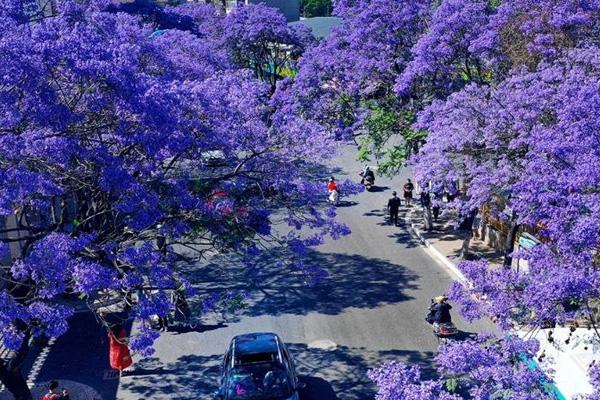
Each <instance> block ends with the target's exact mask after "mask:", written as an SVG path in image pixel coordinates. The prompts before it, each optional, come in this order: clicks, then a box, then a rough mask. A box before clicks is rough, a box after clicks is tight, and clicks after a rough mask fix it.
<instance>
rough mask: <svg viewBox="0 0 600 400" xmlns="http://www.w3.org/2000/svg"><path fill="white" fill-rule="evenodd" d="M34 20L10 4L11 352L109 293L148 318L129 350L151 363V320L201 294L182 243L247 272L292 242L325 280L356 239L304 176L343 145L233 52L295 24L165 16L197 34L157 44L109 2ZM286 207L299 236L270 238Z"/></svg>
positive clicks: (2, 124)
mask: <svg viewBox="0 0 600 400" xmlns="http://www.w3.org/2000/svg"><path fill="white" fill-rule="evenodd" d="M21 7H22V2H20V1H5V2H2V5H1V6H0V54H3V62H2V63H1V64H0V181H1V182H2V185H1V186H0V215H2V216H10V215H16V216H17V228H18V229H19V230H20V231H21V233H22V234H23V235H24V236H25V239H24V240H23V243H24V247H23V257H22V258H20V259H18V260H14V262H13V264H12V266H11V269H10V274H7V275H6V276H5V277H4V278H6V279H7V282H8V283H7V284H8V289H3V290H2V292H0V302H1V303H2V304H3V306H2V307H1V308H0V331H1V333H2V336H3V338H4V344H5V345H6V346H8V347H10V348H12V349H19V348H21V347H22V345H24V344H26V340H25V339H27V338H28V337H29V336H31V335H41V334H46V335H48V336H52V337H56V336H58V335H60V334H62V333H64V332H65V331H66V329H67V328H68V324H67V318H68V317H69V316H70V315H71V314H72V312H73V309H72V306H71V305H65V304H69V303H68V302H67V303H65V301H64V300H62V299H61V297H62V296H63V295H64V294H65V293H75V294H78V295H80V297H81V298H82V299H84V300H86V301H87V303H88V304H89V305H90V306H92V308H93V309H94V310H98V307H99V306H101V305H102V301H101V300H102V298H103V297H102V296H101V295H100V293H105V294H106V293H111V294H112V296H117V297H118V300H119V301H122V302H128V303H129V306H130V307H131V308H132V311H131V315H132V316H137V317H138V318H139V319H140V320H142V322H144V326H145V327H144V329H142V331H141V336H140V337H139V338H138V339H135V340H133V341H132V346H133V347H134V349H135V350H136V351H141V352H142V353H144V354H149V353H151V348H150V347H149V346H150V345H151V343H152V342H153V340H154V339H155V338H156V334H155V333H154V332H153V331H152V330H150V329H147V325H148V321H149V319H150V318H151V317H152V316H153V315H159V316H165V315H166V314H167V313H169V312H170V311H171V310H172V309H173V307H174V304H172V301H171V300H170V298H169V296H168V295H167V293H166V292H167V291H170V290H173V289H176V288H185V290H186V291H187V292H188V293H190V294H191V293H193V292H194V290H193V282H187V281H186V280H185V278H184V277H183V276H182V275H181V274H180V273H179V272H178V269H177V267H176V266H177V263H176V262H175V261H176V260H175V258H174V249H173V248H172V247H171V246H170V245H169V244H171V243H177V244H179V245H182V246H187V248H189V249H191V250H193V251H198V252H199V254H204V253H203V252H204V251H205V250H206V249H207V248H210V249H212V250H216V251H221V252H227V251H232V252H237V253H239V254H240V255H241V256H242V258H243V260H244V261H245V262H246V263H247V265H248V266H249V268H250V267H252V268H256V265H257V264H256V260H257V259H258V258H259V256H260V253H261V252H260V251H258V249H259V248H264V247H266V246H262V245H261V244H260V243H263V244H264V243H278V244H281V245H283V246H284V247H286V245H287V244H288V243H289V244H291V246H289V247H288V255H289V257H288V258H287V259H284V261H286V260H287V262H286V263H285V265H287V266H289V267H290V268H293V269H294V270H295V271H296V272H298V273H300V274H305V275H306V280H307V281H309V282H313V281H314V280H315V279H316V280H318V279H320V278H319V277H322V276H324V275H325V273H324V271H321V270H320V269H318V268H315V266H311V265H305V264H304V262H303V260H302V257H301V254H302V252H303V251H305V248H306V246H311V245H316V244H319V243H320V242H321V240H322V238H323V237H324V236H326V235H331V236H333V237H339V236H340V235H345V234H348V231H347V228H346V227H345V226H342V225H340V224H338V223H336V222H335V213H331V212H327V213H321V212H320V211H318V210H317V205H318V203H319V202H321V200H322V193H323V188H322V184H321V183H315V182H309V181H306V180H305V179H304V178H303V174H302V170H303V168H305V167H306V165H307V164H311V163H313V162H317V161H319V162H320V161H322V160H323V159H324V158H325V157H327V156H329V155H330V151H329V148H330V146H331V145H330V143H331V139H332V138H331V137H330V136H328V135H326V134H325V133H324V131H323V130H321V129H320V128H319V126H318V125H316V124H314V123H313V122H310V121H307V120H305V119H304V118H302V117H301V116H288V117H285V118H284V117H283V114H281V113H279V114H277V113H278V110H277V107H279V106H283V105H284V104H285V102H280V101H279V100H277V99H275V98H274V99H273V100H272V99H271V94H270V87H269V85H268V84H266V83H264V82H262V81H260V80H258V79H256V77H255V76H253V74H252V72H251V71H249V70H248V69H245V68H240V67H239V66H237V65H236V62H235V61H236V60H234V59H232V53H231V47H230V46H231V41H233V40H236V39H237V40H239V41H238V42H236V43H238V44H239V43H241V46H243V44H244V43H250V42H252V41H254V40H256V37H255V36H254V35H256V34H259V35H262V36H261V38H262V39H263V40H272V41H279V40H284V39H285V40H291V39H290V38H298V37H299V36H293V34H292V33H290V31H288V30H287V29H288V28H287V24H286V23H285V20H283V19H281V18H279V19H274V20H273V19H271V18H266V17H265V16H267V17H268V16H269V15H270V14H269V12H272V11H270V10H268V9H267V10H265V8H264V7H248V8H243V9H240V11H238V14H243V15H244V18H240V16H239V15H238V14H234V15H231V16H229V17H227V18H225V17H223V16H220V15H219V14H218V13H217V12H216V11H215V10H214V8H212V7H209V6H205V5H186V6H183V7H168V8H166V9H165V10H164V12H165V13H167V14H168V16H169V18H170V21H178V18H179V19H181V20H183V19H185V21H186V25H185V26H186V29H177V28H171V29H166V30H163V31H161V34H153V32H154V30H155V29H156V28H157V26H155V25H153V22H152V21H149V20H147V19H145V18H147V16H135V15H131V14H128V13H126V12H123V11H122V10H118V9H115V8H114V5H112V4H111V2H110V1H103V2H98V1H83V2H82V1H70V0H64V1H58V2H57V8H56V10H55V11H56V13H55V15H52V16H47V15H46V16H43V15H36V14H27V13H26V12H25V11H24V10H23V9H22V8H21ZM30 21H31V22H30ZM190 21H192V22H190ZM190 23H191V26H190ZM182 26H183V25H182ZM234 28H235V29H234ZM223 32H227V36H226V37H225V40H224V38H223V35H222V34H223ZM281 35H288V36H286V37H285V38H283V39H282V38H281V37H280V36H281ZM300 36H301V35H300ZM298 40H301V38H300V39H298ZM244 49H245V48H244ZM250 56H252V54H250ZM277 96H278V98H279V99H285V97H286V93H285V91H284V90H281V91H279V92H278V95H277ZM215 157H216V158H217V163H218V164H219V165H216V166H215V165H213V161H214V159H215ZM352 190H354V188H350V189H349V192H351V191H352ZM282 207H283V208H286V207H289V218H288V219H287V221H286V222H287V223H288V225H289V228H290V230H291V233H289V234H288V233H287V232H283V234H281V232H279V233H275V232H273V231H272V229H271V217H272V214H273V213H274V212H275V211H276V210H278V211H277V212H278V213H280V211H279V209H280V208H282ZM305 226H306V227H308V228H310V229H312V230H314V232H313V234H312V235H310V237H308V238H306V237H305V236H306V235H303V234H301V233H302V232H300V231H301V228H303V227H305ZM302 230H303V231H304V229H302ZM304 233H305V231H304ZM3 240H4V239H3ZM6 240H8V239H6ZM161 242H162V244H160V243H161ZM0 251H1V252H2V253H3V254H4V253H6V246H5V245H4V244H2V246H1V247H0ZM9 289H10V291H9ZM142 291H146V293H145V295H144V296H139V302H138V303H137V304H131V298H132V295H133V293H134V292H138V293H141V292H142ZM10 293H16V294H15V296H14V297H13V296H12V295H11V294H10ZM228 296H229V297H231V296H233V294H231V295H228ZM104 297H106V296H104ZM224 298H227V296H225V297H224ZM207 304H208V303H207Z"/></svg>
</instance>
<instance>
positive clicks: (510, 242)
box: [503, 216, 521, 268]
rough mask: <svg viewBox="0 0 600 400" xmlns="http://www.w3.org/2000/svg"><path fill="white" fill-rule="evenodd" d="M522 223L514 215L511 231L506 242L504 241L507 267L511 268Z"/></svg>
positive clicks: (505, 265)
mask: <svg viewBox="0 0 600 400" xmlns="http://www.w3.org/2000/svg"><path fill="white" fill-rule="evenodd" d="M520 227H521V224H517V223H516V216H513V220H512V224H511V226H510V231H509V232H508V236H507V237H506V242H505V243H504V262H503V265H504V267H505V268H510V267H511V266H512V261H513V257H512V253H513V251H514V248H515V240H516V238H517V233H518V232H519V228H520Z"/></svg>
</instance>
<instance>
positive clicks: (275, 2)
mask: <svg viewBox="0 0 600 400" xmlns="http://www.w3.org/2000/svg"><path fill="white" fill-rule="evenodd" d="M245 2H246V4H248V3H253V4H260V3H264V4H265V5H267V6H269V7H273V8H278V9H279V10H280V11H281V12H282V13H283V15H285V17H286V18H287V21H288V22H292V21H298V20H299V19H300V0H245Z"/></svg>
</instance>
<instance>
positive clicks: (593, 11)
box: [290, 0, 600, 399]
mask: <svg viewBox="0 0 600 400" xmlns="http://www.w3.org/2000/svg"><path fill="white" fill-rule="evenodd" d="M335 12H336V13H337V14H338V15H339V16H341V17H342V18H343V19H344V23H343V25H342V27H340V28H339V29H337V30H336V31H335V32H334V33H333V34H332V35H331V37H330V38H328V39H326V40H325V41H323V42H321V43H320V44H319V45H318V46H317V47H315V48H313V49H311V50H309V51H308V52H307V53H306V54H305V56H304V58H303V60H302V61H301V63H300V70H299V73H298V76H297V78H296V81H295V82H294V83H293V84H290V86H291V87H292V88H293V89H292V90H295V92H296V93H295V97H294V101H295V102H296V103H295V104H297V107H298V110H300V112H298V114H301V112H303V111H305V110H310V112H311V113H312V116H313V118H314V119H315V120H317V121H318V122H319V123H321V124H323V125H325V126H327V127H328V128H329V129H330V130H332V131H335V130H338V131H339V132H345V133H346V134H348V130H350V132H349V135H352V136H363V135H367V138H368V139H369V142H365V143H368V144H369V143H374V142H377V141H379V146H380V148H382V147H385V145H386V144H390V143H389V142H388V140H389V138H398V136H400V139H401V140H402V141H404V142H406V143H408V144H411V145H413V146H414V147H415V148H417V149H418V154H417V155H416V156H414V157H412V158H411V160H410V162H411V164H412V167H413V172H414V173H415V175H416V177H417V179H418V180H419V181H421V182H432V183H433V184H434V186H440V185H443V184H446V185H449V184H451V183H454V182H457V181H459V180H460V181H463V182H466V183H467V186H466V187H467V192H466V194H465V196H463V198H461V199H458V200H457V201H455V202H454V203H453V207H456V208H457V209H458V211H461V212H462V213H469V212H470V211H471V210H473V209H474V208H481V207H482V205H484V204H488V205H490V204H493V200H494V199H495V198H496V197H497V195H498V194H503V195H504V196H505V197H507V204H506V206H507V207H509V208H510V209H511V210H512V211H513V212H512V213H511V214H512V215H513V216H515V218H514V220H512V221H510V222H511V223H513V224H514V225H522V224H525V225H531V226H537V227H538V228H539V230H540V233H539V235H540V236H541V238H542V239H543V244H541V245H538V246H537V247H536V248H535V249H533V250H529V251H526V252H525V251H523V252H522V253H521V254H519V256H520V257H521V258H524V259H526V260H527V261H528V265H529V268H528V271H522V270H521V271H519V270H515V269H511V268H495V269H493V268H490V267H489V266H488V265H487V263H486V262H482V261H479V262H463V263H461V265H460V268H461V269H462V270H463V272H464V273H465V275H466V276H467V277H468V278H469V279H470V280H471V282H472V286H469V287H464V286H462V285H459V284H455V285H453V286H452V287H451V288H450V289H449V294H450V296H451V298H452V299H453V300H455V301H459V302H460V303H462V305H463V308H462V313H463V314H464V315H465V316H466V317H467V318H468V319H470V320H473V319H477V318H483V317H492V318H494V320H496V321H497V322H498V324H499V326H500V327H501V328H504V329H507V330H508V329H512V328H515V327H531V328H539V327H544V326H547V325H548V323H564V322H566V321H567V320H570V319H572V318H575V317H579V318H581V317H585V318H587V319H588V320H590V323H592V320H593V315H591V311H590V309H588V305H589V301H590V300H592V299H597V298H599V297H600V272H599V269H598V266H597V263H598V261H597V252H598V247H599V244H600V222H599V221H600V215H599V212H600V197H599V196H600V191H599V190H598V188H599V187H600V168H599V167H600V152H599V150H598V149H600V136H599V134H598V132H600V130H599V124H600V118H599V117H598V115H600V109H599V107H600V81H599V78H600V75H599V72H600V69H599V67H600V63H599V61H600V58H599V56H598V55H599V54H600V31H599V30H598V27H599V26H598V23H597V21H598V20H600V4H599V3H598V2H594V1H584V0H542V1H532V0H501V1H487V0H442V1H424V2H408V1H398V2H379V1H377V0H338V1H336V2H335ZM374 111H375V112H374ZM377 113H379V114H377ZM394 113H395V114H394ZM374 115H375V116H377V115H380V116H381V115H383V116H384V117H387V118H388V120H390V118H392V117H393V118H397V119H398V120H400V121H401V122H403V123H404V125H402V124H397V125H390V126H391V127H392V128H391V129H390V128H388V127H387V126H386V125H385V123H386V120H385V119H384V118H380V119H375V120H374V118H373V116H374ZM394 115H395V116H394ZM411 115H414V116H416V118H414V119H413V118H411ZM407 116H408V117H407ZM373 121H375V122H376V124H373ZM369 124H370V125H369ZM406 124H408V125H411V124H412V125H411V126H410V128H407V127H406ZM373 127H374V128H373ZM386 129H387V130H386ZM425 134H426V135H427V137H426V139H425V140H422V141H419V140H420V139H419V137H420V136H419V135H423V136H422V137H424V136H425ZM415 137H416V138H417V141H416V142H415V141H414V138H415ZM410 140H413V141H412V142H410ZM395 141H396V140H394V142H395ZM398 154H400V155H401V156H400V157H397V158H396V159H392V162H394V163H396V164H397V165H398V167H401V166H402V165H403V163H404V162H405V160H406V157H405V156H402V154H403V153H401V152H400V153H398ZM492 211H493V212H495V213H500V212H501V211H502V210H500V209H498V210H496V209H494V210H492ZM595 257H596V259H595ZM483 299H485V300H483ZM513 342H516V340H513ZM500 343H504V344H501V346H502V345H505V344H506V343H507V342H506V340H505V339H503V341H501V342H500ZM477 347H478V344H477V343H474V342H467V343H465V344H464V348H463V349H462V350H463V351H465V352H466V351H474V352H476V351H477ZM469 349H470V350H469ZM457 354H458V353H456V352H454V353H453V352H452V349H451V348H442V349H441V353H440V357H441V358H440V359H438V364H440V363H441V360H443V359H444V357H446V356H450V355H454V356H457ZM473 354H477V353H473ZM528 354H533V353H531V352H529V353H528ZM489 360H490V362H489V364H490V371H489V373H490V374H492V375H491V376H492V378H494V377H495V376H499V375H498V374H499V373H500V372H506V373H507V374H508V376H513V374H516V373H521V372H526V371H522V367H523V365H522V363H519V362H512V363H509V364H510V365H509V364H506V360H505V359H503V358H500V357H496V358H494V357H492V358H490V359H489ZM467 361H468V362H469V363H470V365H471V366H478V365H479V364H478V363H479V361H477V360H476V359H475V358H473V359H469V360H467ZM513 361H514V360H513ZM478 368H479V367H478ZM506 368H509V369H510V368H512V371H513V372H510V371H507V370H506ZM439 372H440V376H441V377H442V380H440V381H435V382H425V383H421V382H420V377H419V374H418V371H416V370H415V369H413V368H409V367H407V366H404V365H401V364H392V365H388V366H386V367H383V368H382V369H379V370H377V371H374V372H373V373H372V378H373V379H374V380H375V381H376V383H377V384H378V385H379V387H380V394H379V397H378V398H380V399H400V398H402V399H406V398H410V399H413V398H414V399H434V398H436V399H437V398H453V397H452V396H454V394H451V392H452V390H458V389H457V388H462V389H465V388H466V387H468V391H469V396H468V397H470V398H489V396H491V394H490V393H491V392H489V391H487V389H485V388H486V387H487V386H486V385H488V384H489V382H487V381H486V380H485V379H483V378H477V377H476V376H475V375H471V376H470V377H467V379H466V380H465V379H463V378H464V376H463V374H465V373H466V372H465V371H461V372H457V371H454V370H452V369H451V368H448V369H443V368H442V369H440V371H439ZM459 375H460V376H459ZM596 375H597V374H596ZM454 378H457V379H458V380H457V382H460V383H457V385H455V386H456V387H453V389H452V390H449V389H448V385H447V384H445V383H444V382H446V381H445V379H454ZM533 378H535V379H533ZM537 378H538V377H534V376H533V375H529V374H527V373H524V379H533V381H531V382H530V383H531V384H532V386H527V385H522V384H521V383H523V382H521V383H519V382H516V381H512V380H510V379H507V380H502V379H498V380H494V379H492V381H493V382H494V384H495V385H497V390H498V392H497V393H496V395H499V393H505V395H506V396H508V395H509V394H510V396H511V398H544V396H546V395H547V396H551V395H549V394H546V395H544V394H542V392H539V391H538V392H536V391H535V390H533V389H532V388H533V387H536V388H538V389H540V388H543V384H542V383H540V382H539V379H537ZM534 381H537V382H538V385H537V386H536V385H535V384H534V383H533V382H534ZM442 383H443V384H442ZM464 385H466V386H464ZM451 386H452V385H451ZM530 389H531V390H532V391H531V393H535V395H528V394H527V393H528V392H527V390H530ZM502 390H505V392H502ZM511 390H512V391H511ZM536 390H537V389H536ZM540 390H542V389H540ZM453 393H456V391H455V392H453ZM461 393H463V392H461ZM447 396H450V397H447ZM486 396H487V397H486ZM513 396H514V397H513ZM532 396H533V397H532ZM548 398H551V397H548Z"/></svg>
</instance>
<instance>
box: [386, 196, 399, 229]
mask: <svg viewBox="0 0 600 400" xmlns="http://www.w3.org/2000/svg"><path fill="white" fill-rule="evenodd" d="M400 203H401V201H400V199H399V198H398V196H396V192H392V198H391V199H389V200H388V204H387V209H388V211H389V213H390V224H394V225H396V226H397V225H398V210H399V209H400Z"/></svg>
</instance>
